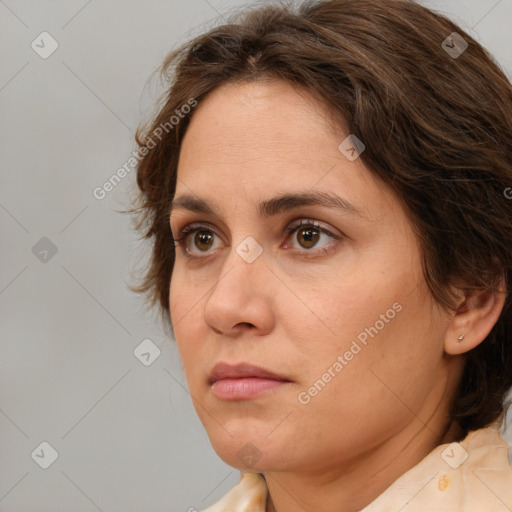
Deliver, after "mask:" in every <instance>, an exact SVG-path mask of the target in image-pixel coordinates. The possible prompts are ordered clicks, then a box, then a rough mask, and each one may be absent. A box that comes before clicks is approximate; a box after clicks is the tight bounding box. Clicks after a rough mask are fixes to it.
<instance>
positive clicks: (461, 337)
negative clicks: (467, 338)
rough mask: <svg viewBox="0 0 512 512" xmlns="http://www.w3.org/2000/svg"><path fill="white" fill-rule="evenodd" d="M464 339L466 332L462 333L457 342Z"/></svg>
mask: <svg viewBox="0 0 512 512" xmlns="http://www.w3.org/2000/svg"><path fill="white" fill-rule="evenodd" d="M463 339H464V334H461V335H460V336H459V337H458V338H457V343H460V342H461V341H462V340H463Z"/></svg>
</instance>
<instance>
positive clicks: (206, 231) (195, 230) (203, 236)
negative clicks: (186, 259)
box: [174, 224, 217, 257]
mask: <svg viewBox="0 0 512 512" xmlns="http://www.w3.org/2000/svg"><path fill="white" fill-rule="evenodd" d="M216 236H217V235H216V234H215V232H214V231H213V230H212V229H211V227H210V225H209V224H188V225H187V226H185V227H184V228H183V229H182V230H181V231H180V233H179V237H178V238H175V239H174V242H175V244H176V245H179V246H182V247H183V251H184V252H185V253H186V254H187V255H188V256H191V254H192V251H191V250H190V247H189V245H190V240H191V239H192V244H193V245H194V246H195V247H197V248H198V249H199V252H203V253H205V252H208V251H209V249H211V247H212V246H213V242H214V238H215V237H216ZM210 252H211V251H210ZM191 257H193V256H191Z"/></svg>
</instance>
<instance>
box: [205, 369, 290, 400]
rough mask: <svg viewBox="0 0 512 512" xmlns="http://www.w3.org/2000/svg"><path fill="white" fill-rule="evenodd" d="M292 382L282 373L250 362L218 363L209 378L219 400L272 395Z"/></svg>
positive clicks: (257, 397) (251, 398) (248, 398)
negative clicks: (235, 363)
mask: <svg viewBox="0 0 512 512" xmlns="http://www.w3.org/2000/svg"><path fill="white" fill-rule="evenodd" d="M291 382H292V381H290V380H289V379H287V378H285V377H283V376H282V375H278V374H277V373H274V372H271V371H270V370H266V369H265V368H260V367H259V366H254V365H252V364H248V363H241V364H237V365H235V366H233V365H229V364H227V363H218V364H217V365H215V367H214V368H213V371H212V373H211V375H210V378H209V384H210V389H211V391H212V393H213V395H214V396H215V397H216V398H217V399H218V400H224V401H231V402H233V401H234V402H237V401H242V400H256V399H259V398H264V397H268V396H272V394H274V393H277V392H278V390H281V389H284V388H287V387H288V385H289V384H290V383H291Z"/></svg>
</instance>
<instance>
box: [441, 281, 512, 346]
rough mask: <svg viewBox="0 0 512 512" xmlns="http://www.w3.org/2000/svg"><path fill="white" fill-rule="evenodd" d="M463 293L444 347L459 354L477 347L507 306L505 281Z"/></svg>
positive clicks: (449, 326) (447, 331)
mask: <svg viewBox="0 0 512 512" xmlns="http://www.w3.org/2000/svg"><path fill="white" fill-rule="evenodd" d="M459 291H460V292H461V302H460V303H459V306H458V308H457V311H456V312H454V313H453V316H452V319H451V321H450V324H449V325H448V329H447V330H446V334H445V339H444V350H445V352H446V353H447V354H450V355H459V354H463V353H465V352H468V351H469V350H471V349H473V348H475V347H477V346H478V345H479V344H480V343H482V341H484V340H485V338H486V337H487V336H488V335H489V333H490V332H491V330H492V328H493V327H494V325H495V324H496V322H497V321H498V319H499V317H500V315H501V312H502V311H503V306H504V305H505V300H506V296H507V294H506V292H505V282H504V280H502V281H501V282H500V285H499V287H498V288H497V289H493V290H484V289H470V290H463V289H459Z"/></svg>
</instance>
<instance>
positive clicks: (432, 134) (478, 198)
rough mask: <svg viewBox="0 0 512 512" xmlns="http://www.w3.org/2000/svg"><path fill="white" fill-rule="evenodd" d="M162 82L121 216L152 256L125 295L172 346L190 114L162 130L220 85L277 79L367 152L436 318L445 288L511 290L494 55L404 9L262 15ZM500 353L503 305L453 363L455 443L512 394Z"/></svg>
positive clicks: (367, 4)
mask: <svg viewBox="0 0 512 512" xmlns="http://www.w3.org/2000/svg"><path fill="white" fill-rule="evenodd" d="M453 32H457V33H458V34H459V35H460V36H462V37H463V38H464V39H465V41H466V42H467V43H468V47H467V49H466V50H465V51H464V52H463V53H462V54H461V55H459V56H456V57H455V56H453V55H450V54H449V53H448V52H447V51H445V48H443V47H442V43H443V41H445V40H446V39H447V38H448V37H449V36H450V34H452V33H453ZM448 41H449V46H453V45H454V44H455V43H453V40H452V39H448ZM161 72H162V76H163V77H164V79H165V80H166V83H167V87H168V88H167V90H166V94H165V96H164V97H163V99H162V102H161V104H160V105H159V107H158V112H157V114H156V115H155V116H154V118H152V119H151V120H150V121H149V122H148V123H146V124H145V125H143V126H141V127H140V128H139V130H138V132H137V135H136V140H137V143H138V144H139V147H140V150H141V151H142V152H143V153H144V156H142V157H141V159H140V162H139V165H138V168H137V185H138V189H139V190H138V191H137V196H136V198H135V203H134V205H133V206H134V208H132V209H131V210H129V212H131V213H132V214H133V218H134V225H135V228H136V230H137V231H139V232H140V233H141V236H142V238H143V239H148V240H151V241H152V253H151V258H150V261H149V263H148V265H146V266H145V267H144V274H143V276H142V278H141V281H140V282H139V284H137V285H134V286H133V285H132V286H131V288H132V290H133V291H135V292H138V293H142V294H145V296H146V297H147V299H148V303H149V308H153V307H154V306H155V304H157V305H158V308H159V311H160V313H161V318H162V320H163V321H164V324H165V325H164V326H165V327H170V329H171V332H172V324H171V320H170V313H169V286H170V281H171V274H172V270H173V264H174V258H175V247H174V243H173V242H174V240H173V237H172V232H171V230H170V225H169V208H170V204H171V202H172V200H173V198H174V193H175V189H176V180H177V164H178V157H179V153H180V147H181V143H182V141H183V137H184V134H185V132H186V130H187V126H188V124H189V121H190V118H191V117H192V116H193V114H194V112H193V110H192V111H191V112H190V113H189V114H187V115H180V119H179V122H178V123H177V124H174V123H173V124H172V128H171V127H170V124H169V120H170V119H171V118H172V116H176V114H177V113H179V112H181V113H183V106H184V105H186V104H189V105H190V104H191V100H193V101H197V102H198V103H199V104H200V103H201V101H202V100H203V99H204V98H205V97H206V96H207V95H208V94H209V93H210V92H212V91H213V90H215V89H216V88H218V87H219V86H221V85H223V84H227V83H231V82H250V81H254V80H260V79H268V78H270V79H276V78H277V79H279V80H284V81H287V82H290V83H292V84H294V85H298V86H301V87H303V88H305V89H306V90H307V91H308V92H309V93H310V94H313V95H314V96H315V97H317V98H319V99H320V100H321V101H322V102H323V103H324V104H325V106H326V107H327V108H328V110H329V112H331V113H332V116H333V119H338V120H339V121H340V122H343V123H344V124H345V126H346V127H347V128H348V131H349V133H352V134H355V135H356V136H357V137H358V138H359V139H360V140H361V141H363V142H364V144H365V145H366V150H365V151H364V152H363V153H362V154H361V156H360V158H361V159H362V160H363V163H364V164H365V165H366V166H367V168H368V169H369V170H370V171H371V172H372V173H373V174H374V175H375V176H377V177H379V178H380V179H381V180H382V181H383V182H384V183H385V184H387V186H388V187H389V189H390V190H391V191H393V192H394V193H395V195H396V197H397V198H398V199H399V201H400V202H401V204H402V206H403V208H404V209H405V211H406V213H407V215H408V218H409V220H410V222H411V224H412V225H413V227H414V229H415V232H416V234H417V238H418V242H419V245H420V249H421V253H422V260H423V270H424V275H425V279H426V282H427V283H428V285H429V287H430V290H431V292H432V295H433V297H434V298H435V299H436V301H437V302H438V303H439V304H440V305H442V306H443V307H446V308H452V309H454V308H455V298H454V296H453V295H452V294H451V293H450V285H452V284H454V283H459V284H460V283H464V286H465V287H466V288H478V289H486V290H497V287H498V284H499V282H500V280H501V279H504V280H505V286H506V290H510V289H511V278H512V277H511V276H512V273H511V261H512V199H510V198H507V196H509V197H512V190H511V189H510V188H508V187H511V186H512V87H511V84H510V82H509V80H508V78H507V77H506V75H505V73H504V72H503V71H502V70H501V69H500V67H499V65H498V64H497V63H496V61H495V60H494V59H493V57H492V55H490V54H489V52H488V51H487V50H485V49H484V48H483V47H482V46H481V45H480V44H479V43H477V42H476V41H475V40H474V39H473V38H472V37H471V36H470V35H469V34H468V33H466V32H465V31H464V30H463V29H462V28H460V27H459V26H457V25H456V24H454V23H453V22H452V21H450V20H449V19H448V18H446V17H445V16H443V15H441V14H440V13H436V12H435V11H432V10H429V9H427V8H425V7H422V6H420V5H419V4H416V3H415V2H413V1H407V0H331V1H303V2H301V3H300V4H299V5H297V6H295V7H292V6H290V5H279V6H263V7H261V6H259V7H257V8H253V9H251V10H250V11H248V12H243V13H241V14H238V15H235V16H233V17H232V18H231V19H230V20H229V22H228V23H226V24H224V25H222V26H219V27H217V28H214V29H211V30H210V31H208V32H207V33H204V34H202V35H200V36H199V37H196V38H195V39H193V40H191V41H189V42H188V43H186V44H184V45H182V46H181V47H180V48H178V49H176V50H175V51H173V52H172V53H170V54H169V55H168V56H167V58H166V59H165V61H164V63H163V65H162V68H161ZM189 110H190V109H189ZM176 119H177V118H176ZM165 123H167V125H165ZM162 126H167V128H169V129H168V130H167V129H166V130H165V133H163V132H162V130H161V127H162ZM159 127H160V131H159ZM160 132H162V133H160ZM155 133H156V134H158V135H159V136H158V137H155ZM151 142H152V143H151ZM150 146H151V149H149V150H144V147H146V148H149V147H150ZM153 146H154V147H153ZM141 154H142V153H141ZM508 191H509V192H510V194H508ZM511 342H512V306H511V297H510V294H507V297H506V302H505V306H504V310H503V311H502V314H501V316H500V318H499V320H498V321H497V323H496V324H495V326H494V327H493V329H492V331H491V332H490V334H489V336H488V337H487V338H486V339H485V340H484V341H483V342H482V343H481V344H480V345H479V346H478V347H476V348H475V349H473V350H471V351H469V352H468V353H466V354H465V355H464V356H461V357H464V361H465V362H464V370H463V375H462V378H461V381H460V384H459V386H458V389H457V391H456V394H455V396H454V399H453V402H452V406H451V417H452V419H454V420H456V421H457V422H458V423H459V425H460V426H461V428H462V430H463V431H464V432H467V431H468V430H474V429H478V428H482V427H484V426H486V425H488V424H490V423H491V422H492V421H494V420H496V419H497V418H498V416H499V414H500V413H501V410H502V401H503V398H504V394H505V392H506V391H507V390H508V389H509V388H510V387H511V386H512V343H511Z"/></svg>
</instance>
